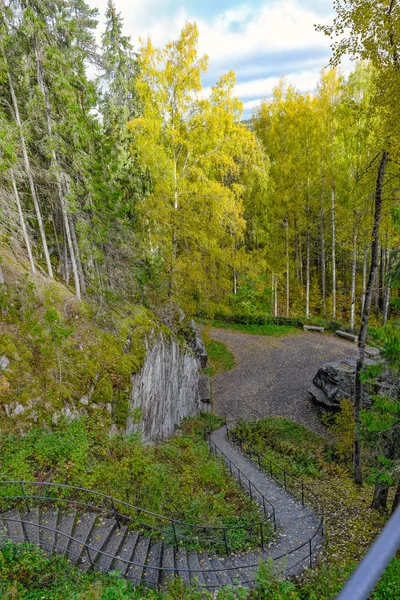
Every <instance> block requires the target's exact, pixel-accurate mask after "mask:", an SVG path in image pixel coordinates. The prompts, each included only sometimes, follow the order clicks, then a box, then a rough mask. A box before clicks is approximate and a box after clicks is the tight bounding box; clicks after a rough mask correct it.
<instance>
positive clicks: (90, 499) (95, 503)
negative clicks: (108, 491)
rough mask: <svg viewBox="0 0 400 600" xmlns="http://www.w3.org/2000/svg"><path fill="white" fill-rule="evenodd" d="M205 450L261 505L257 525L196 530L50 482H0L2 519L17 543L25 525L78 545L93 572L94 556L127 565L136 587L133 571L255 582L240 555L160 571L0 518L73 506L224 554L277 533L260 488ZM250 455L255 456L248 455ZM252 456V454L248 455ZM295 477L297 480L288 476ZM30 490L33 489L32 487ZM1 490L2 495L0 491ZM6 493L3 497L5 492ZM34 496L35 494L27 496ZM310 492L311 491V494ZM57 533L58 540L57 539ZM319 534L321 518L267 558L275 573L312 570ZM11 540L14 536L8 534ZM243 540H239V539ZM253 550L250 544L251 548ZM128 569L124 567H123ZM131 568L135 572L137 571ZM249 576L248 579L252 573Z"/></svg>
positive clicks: (286, 476) (303, 490) (286, 477)
mask: <svg viewBox="0 0 400 600" xmlns="http://www.w3.org/2000/svg"><path fill="white" fill-rule="evenodd" d="M229 435H230V436H232V434H231V433H230V432H229ZM210 450H211V452H213V453H214V454H215V455H217V456H220V457H221V459H223V460H224V461H225V463H226V464H227V466H228V468H229V470H230V472H231V474H232V476H234V477H235V478H236V479H237V480H238V481H239V483H240V484H241V485H242V487H244V488H245V489H247V490H248V492H249V495H250V497H251V498H253V499H254V500H255V501H257V502H258V504H259V505H260V506H261V507H262V510H263V513H264V518H263V519H262V520H260V521H259V522H258V523H254V524H252V525H247V526H230V527H214V526H201V525H194V524H191V523H185V522H183V521H179V520H175V519H172V518H169V517H165V516H162V515H158V514H156V513H152V512H151V511H147V510H145V509H141V508H138V507H136V506H134V505H131V504H129V503H128V502H124V501H122V500H117V499H115V498H112V497H111V496H107V495H105V494H102V493H100V492H95V491H92V490H87V489H85V488H80V487H75V486H68V485H64V484H53V483H49V482H27V481H3V482H0V505H1V504H3V506H2V509H1V511H0V512H2V513H3V514H2V515H1V517H2V519H3V521H10V522H15V523H21V524H22V527H23V533H24V536H23V537H22V538H21V540H20V541H26V540H27V539H28V538H27V535H26V532H25V529H24V528H25V527H29V528H32V527H36V528H37V529H38V531H40V530H42V529H43V530H45V531H47V530H48V531H49V532H53V534H55V535H54V542H53V544H54V545H53V546H52V548H53V550H54V551H57V545H56V544H57V543H58V540H59V539H62V538H67V539H68V540H69V542H68V544H69V546H70V542H76V543H79V545H80V546H81V547H82V553H81V554H80V555H79V557H78V558H79V560H80V561H83V562H86V561H88V562H89V566H90V567H91V568H93V569H99V568H100V566H99V558H100V561H101V557H106V558H108V559H109V560H111V562H112V560H118V561H119V562H120V563H122V564H124V565H126V566H127V575H125V576H126V577H127V578H128V579H131V580H132V581H134V582H136V583H140V581H141V575H140V576H138V575H134V574H133V572H134V571H135V569H136V568H137V569H141V570H142V571H143V570H144V571H145V572H147V573H153V574H154V576H155V577H156V579H157V581H158V584H157V585H159V583H160V581H159V580H160V576H161V574H162V573H163V574H164V576H165V573H169V574H171V576H173V575H175V576H176V575H178V576H181V577H182V576H185V575H186V576H187V577H192V576H197V575H198V576H200V575H204V576H207V575H210V574H216V575H218V573H221V574H223V573H229V574H230V576H231V577H233V578H235V574H239V573H240V574H241V578H240V579H241V584H242V585H250V586H251V585H253V584H254V572H255V571H256V570H257V569H258V563H255V562H254V558H253V559H250V560H248V561H246V555H245V554H244V555H242V562H241V564H239V565H237V564H236V565H235V564H234V565H233V566H229V567H227V566H225V567H221V568H212V569H201V568H200V569H198V568H197V569H196V568H183V567H180V566H177V565H176V564H175V563H174V566H173V567H164V566H155V565H148V564H146V561H143V563H138V562H135V561H132V560H128V559H123V558H122V557H120V556H113V555H111V554H109V553H107V552H105V551H104V550H101V549H99V548H96V547H94V546H92V545H91V544H89V543H87V542H82V541H81V540H77V539H76V538H74V537H73V536H72V535H68V534H67V533H65V532H63V531H59V530H57V529H56V528H52V527H49V526H47V525H42V524H36V523H32V522H31V521H29V520H28V519H27V518H26V517H21V519H14V518H13V517H10V516H6V515H4V511H5V510H9V509H10V508H16V507H18V508H19V507H20V506H22V507H23V508H24V509H25V510H26V512H28V513H29V511H30V510H32V508H33V507H34V505H36V506H37V505H38V504H39V505H40V506H41V505H45V506H48V505H52V506H55V507H64V506H68V507H72V508H83V509H86V508H88V509H90V510H91V511H97V512H99V513H100V514H102V515H103V516H104V515H108V516H111V517H112V518H114V519H115V520H116V522H117V524H118V527H120V526H121V525H122V524H124V525H128V527H132V528H134V529H135V531H138V530H140V531H143V532H144V533H146V532H147V533H148V534H150V535H152V536H157V538H161V539H162V540H163V541H164V542H166V543H171V544H172V545H173V546H174V547H177V546H179V545H183V544H184V543H185V544H186V545H188V544H193V543H196V544H198V545H201V546H202V547H204V546H205V545H208V547H211V548H213V549H214V550H215V551H219V550H221V549H222V550H224V551H225V552H226V553H227V554H229V553H230V551H231V550H232V549H235V548H236V544H237V542H236V537H237V535H238V533H242V534H243V532H244V531H245V532H247V538H248V540H249V541H252V542H253V541H254V540H258V543H259V545H260V546H263V545H264V541H265V539H264V537H265V530H264V527H268V526H269V527H271V525H272V527H273V528H274V529H276V526H277V523H276V514H275V508H274V507H273V505H272V504H271V503H270V501H269V500H268V499H267V498H265V496H264V495H263V494H262V493H261V492H260V490H259V489H258V488H257V487H256V486H255V485H254V484H253V483H252V482H251V481H250V480H249V479H248V478H247V476H246V475H245V474H244V473H243V471H242V470H241V469H240V468H239V467H237V465H235V464H234V462H233V461H231V460H230V459H229V457H227V456H226V455H225V454H224V452H223V451H222V450H221V449H220V448H218V446H217V445H216V444H215V443H214V442H213V441H211V440H210ZM242 450H243V452H245V453H246V454H248V451H249V446H248V445H243V443H242ZM253 455H254V452H253ZM253 457H254V456H253ZM257 461H258V464H259V466H261V467H262V466H263V460H262V456H260V457H257ZM274 468H276V469H281V468H280V467H278V466H277V465H273V467H272V471H273V472H274ZM282 472H284V475H283V483H284V485H285V486H286V489H289V482H290V481H291V479H292V478H293V476H292V475H290V474H289V473H287V472H286V471H284V470H282ZM293 479H297V478H293ZM31 488H33V489H31ZM308 491H309V490H308V488H307V487H306V486H302V487H301V498H302V502H303V504H304V503H305V501H306V498H307V492H308ZM2 492H3V493H2ZM4 492H5V493H4ZM32 492H34V493H32ZM311 493H312V492H311ZM143 516H149V517H151V518H153V519H154V518H155V519H156V520H157V519H158V520H160V521H163V522H164V523H165V525H164V527H160V526H157V525H153V524H149V523H145V522H143V520H141V519H140V518H139V517H142V518H143ZM188 532H192V536H189V535H188ZM194 532H196V534H197V535H193V533H194ZM56 535H57V539H56ZM322 535H323V519H322V518H321V520H320V522H319V525H318V528H317V530H316V531H315V532H314V533H313V535H312V536H310V538H309V539H307V540H306V541H305V542H304V543H302V544H300V545H298V546H296V547H295V548H292V549H291V550H289V551H287V552H283V553H281V554H279V555H275V556H272V559H273V561H274V564H275V565H276V572H277V573H279V574H282V575H284V574H285V575H291V574H293V573H294V570H295V569H296V568H297V567H298V566H299V565H301V564H304V565H305V566H309V567H312V566H313V564H314V559H315V554H316V550H317V548H318V547H319V545H320V540H319V537H318V536H321V537H322ZM13 537H14V538H15V536H13ZM241 539H242V541H243V537H242V538H241ZM253 547H254V544H253ZM61 551H63V552H65V547H61ZM93 556H95V557H96V558H95V561H94V560H93ZM261 556H262V558H263V559H264V560H265V559H266V558H267V557H268V554H267V553H266V552H264V554H263V555H260V557H261ZM128 567H129V569H128ZM137 569H136V570H137ZM244 572H246V573H248V574H249V580H248V581H245V580H244V578H243V573H244ZM251 574H253V575H251ZM199 585H200V587H204V586H203V585H202V584H199ZM205 587H207V588H212V587H215V588H217V587H220V585H213V584H212V583H210V582H209V581H207V582H206V585H205Z"/></svg>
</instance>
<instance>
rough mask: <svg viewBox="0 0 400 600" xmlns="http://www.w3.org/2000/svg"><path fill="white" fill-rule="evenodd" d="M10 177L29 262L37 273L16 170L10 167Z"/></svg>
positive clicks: (34, 272)
mask: <svg viewBox="0 0 400 600" xmlns="http://www.w3.org/2000/svg"><path fill="white" fill-rule="evenodd" d="M10 177H11V184H12V187H13V192H14V197H15V202H16V204H17V209H18V214H19V220H20V222H21V229H22V234H23V236H24V242H25V246H26V250H27V252H28V257H29V262H30V263H31V270H32V273H33V274H34V275H35V274H36V267H35V262H34V260H33V255H32V248H31V242H30V240H29V236H28V232H27V229H26V224H25V218H24V213H23V212H22V206H21V200H20V198H19V193H18V188H17V184H16V181H15V177H14V171H13V170H12V169H10Z"/></svg>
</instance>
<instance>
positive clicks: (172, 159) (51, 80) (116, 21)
mask: <svg viewBox="0 0 400 600" xmlns="http://www.w3.org/2000/svg"><path fill="white" fill-rule="evenodd" d="M2 5H3V6H2V13H3V14H2V20H1V73H2V76H1V89H0V91H1V113H0V119H1V120H0V127H1V129H0V132H1V179H0V182H1V184H0V185H1V187H0V206H1V213H0V218H1V231H2V248H3V249H4V250H3V251H2V256H3V257H2V262H3V263H5V262H6V260H7V250H6V249H7V248H12V249H13V251H15V252H17V253H18V255H19V256H20V257H21V260H25V261H26V262H27V264H28V261H29V265H30V269H31V271H32V272H35V271H36V270H38V271H40V272H41V273H44V274H46V276H48V277H49V278H53V277H56V278H59V279H60V280H62V281H64V282H65V283H66V284H67V285H69V286H71V287H72V288H73V289H74V291H75V294H76V296H77V298H78V299H79V298H81V297H82V296H84V295H90V296H101V297H104V298H106V299H116V298H124V299H126V300H128V301H132V302H138V303H142V304H145V305H147V306H150V307H154V306H155V305H159V304H162V303H163V302H166V303H167V302H170V301H173V302H176V303H177V304H179V305H181V306H182V307H183V308H184V310H185V311H187V312H188V314H192V315H197V316H204V317H210V316H211V317H212V316H213V315H214V314H215V312H218V310H220V311H221V310H222V312H223V311H228V312H229V311H233V312H235V311H239V312H248V311H249V310H250V311H254V310H261V311H265V310H267V311H268V312H269V313H270V314H273V315H275V316H278V315H281V316H286V317H289V316H293V315H304V316H305V317H306V318H309V317H310V318H312V317H321V318H324V319H326V320H332V321H336V320H337V321H342V322H343V323H345V324H346V325H347V326H349V327H350V328H351V329H354V328H355V327H356V325H357V326H358V324H359V321H360V315H361V311H362V306H363V302H364V298H365V291H366V285H367V278H368V273H369V269H370V263H371V250H370V247H371V244H370V240H371V231H372V224H373V219H374V208H373V207H374V202H373V200H374V197H375V190H376V179H377V173H378V170H379V167H380V164H381V155H382V151H383V150H382V148H387V149H388V156H389V158H388V160H387V161H386V162H385V164H384V165H383V164H382V165H381V166H382V170H383V171H384V172H383V173H382V181H383V183H382V197H383V208H382V223H381V226H380V232H379V248H378V271H379V273H378V276H377V278H376V282H375V285H374V292H373V296H374V297H373V309H374V316H375V318H376V322H377V323H380V322H381V323H383V324H385V322H386V320H387V317H388V313H389V311H390V310H393V308H392V306H393V304H392V303H391V288H390V285H389V279H388V273H390V272H391V271H392V267H393V262H394V260H395V258H394V254H393V252H394V251H395V249H396V247H397V244H398V230H396V226H395V223H394V220H393V214H394V210H395V208H396V203H397V201H398V176H399V170H398V164H397V158H396V153H397V130H396V128H397V120H396V115H397V111H398V103H397V102H396V91H397V88H396V81H397V71H396V70H393V69H392V67H391V66H390V64H389V62H390V61H388V57H387V56H386V55H385V48H384V41H382V46H383V48H382V52H381V51H380V48H379V47H377V48H371V49H369V48H367V50H366V51H365V52H364V53H360V56H359V57H357V58H359V59H360V60H359V62H358V63H357V65H356V68H355V69H354V71H353V72H352V73H351V74H350V75H349V76H348V77H347V78H344V76H343V75H342V74H341V71H340V68H339V67H335V66H332V67H330V68H327V69H325V70H324V71H323V72H322V73H321V78H320V82H319V84H318V88H317V90H316V92H315V94H301V93H299V92H298V91H297V90H296V89H295V87H294V86H292V85H291V84H290V82H289V81H286V80H285V79H282V80H281V82H280V84H279V85H278V86H277V87H276V88H275V90H274V92H273V96H272V98H268V99H266V100H264V101H263V102H262V103H261V105H260V107H259V108H258V109H256V110H255V112H254V115H253V118H252V120H251V121H250V122H247V123H246V124H243V123H242V122H241V119H242V105H241V103H240V101H239V100H238V99H237V98H235V96H234V85H235V75H234V73H232V72H230V73H227V74H224V75H221V77H220V79H219V80H218V81H217V82H216V83H215V85H214V86H213V88H212V93H211V94H210V95H209V97H207V98H205V97H204V94H203V88H202V76H203V75H204V73H205V72H206V71H207V62H208V59H207V57H206V56H199V54H198V30H197V27H196V25H195V24H191V23H188V24H186V25H185V27H184V29H183V30H182V33H181V36H180V37H179V39H177V40H176V41H171V42H170V43H168V44H167V45H166V46H165V47H164V48H160V49H158V48H154V47H153V45H152V42H151V40H150V39H148V40H143V41H142V45H141V46H140V47H137V48H134V47H133V46H132V42H131V40H130V39H128V38H126V37H125V36H124V35H123V20H122V17H121V16H120V15H119V14H118V12H117V10H116V8H115V6H114V4H113V3H112V2H109V4H108V9H107V15H106V27H105V31H104V34H103V36H102V42H101V46H100V48H99V47H97V46H96V43H95V38H94V29H95V26H96V19H97V16H96V11H95V10H92V9H89V8H88V6H87V5H86V4H85V2H83V1H82V0H72V1H71V2H68V3H64V2H56V1H55V2H49V1H47V2H45V1H41V2H39V1H38V2H31V1H29V2H16V1H12V2H9V3H4V2H2ZM379 26H380V25H379ZM377 27H378V24H377ZM383 34H384V32H383V31H382V36H383ZM339 50H340V51H341V49H339ZM375 54H376V56H375ZM381 63H382V64H381ZM89 66H91V67H92V71H93V72H96V73H98V74H99V75H98V76H97V77H96V78H93V77H92V78H89V77H88V67H89ZM92 71H91V72H92ZM389 83H390V85H389ZM383 90H384V92H383ZM389 149H390V152H389ZM394 295H396V292H394Z"/></svg>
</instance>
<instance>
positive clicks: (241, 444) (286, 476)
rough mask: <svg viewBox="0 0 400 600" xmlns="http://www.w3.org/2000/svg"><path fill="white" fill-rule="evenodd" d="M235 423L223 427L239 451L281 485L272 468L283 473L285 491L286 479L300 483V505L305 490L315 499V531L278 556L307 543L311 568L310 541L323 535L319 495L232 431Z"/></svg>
mask: <svg viewBox="0 0 400 600" xmlns="http://www.w3.org/2000/svg"><path fill="white" fill-rule="evenodd" d="M236 423H237V421H230V422H228V421H227V420H226V419H225V428H226V433H227V437H228V440H230V441H231V442H232V443H234V444H235V445H238V447H239V449H240V451H241V452H242V453H243V454H247V455H248V456H249V458H250V459H252V458H253V457H257V464H258V466H259V468H262V469H263V470H266V472H267V473H268V475H269V476H270V477H271V478H272V479H274V480H275V481H277V482H278V483H279V485H282V484H281V481H280V480H279V478H277V477H274V472H273V468H275V469H278V470H279V471H281V472H282V473H283V482H284V483H283V487H284V489H285V492H287V490H288V485H287V482H288V480H290V479H292V480H293V481H295V482H296V483H298V484H300V490H301V503H302V506H304V505H305V492H308V493H309V494H310V495H311V496H312V497H313V498H314V500H315V501H316V506H317V511H318V512H317V515H318V516H319V517H320V519H319V523H318V527H317V529H316V530H315V532H314V533H313V535H312V536H311V537H310V538H309V539H308V540H307V541H306V542H304V543H303V544H302V545H300V546H298V547H296V548H294V549H293V550H291V551H290V552H286V553H285V554H283V555H282V556H281V557H279V558H284V557H285V556H288V555H290V554H292V553H293V552H295V551H296V550H299V549H300V548H303V547H304V546H305V545H307V544H308V545H309V559H310V568H312V541H313V540H314V539H315V538H316V537H317V536H318V535H319V534H320V533H321V535H322V536H323V535H324V509H323V504H322V503H321V501H320V499H319V497H318V496H317V494H316V493H315V492H314V491H313V490H311V488H309V487H308V486H306V485H305V484H304V482H303V481H302V480H301V479H300V478H298V477H296V476H295V475H292V474H291V473H289V472H288V471H286V469H284V468H282V467H281V466H280V465H277V464H276V463H274V462H273V461H272V460H270V459H267V458H266V457H265V456H264V455H263V454H262V453H261V452H259V451H258V450H256V449H255V448H254V447H253V446H251V444H249V443H248V442H247V441H246V440H244V439H243V438H241V437H240V436H239V435H237V434H236V433H235V432H232V430H231V426H232V425H233V424H236ZM246 448H247V451H246ZM263 460H267V461H268V464H269V466H270V469H269V470H267V469H264V466H263Z"/></svg>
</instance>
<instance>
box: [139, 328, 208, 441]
mask: <svg viewBox="0 0 400 600" xmlns="http://www.w3.org/2000/svg"><path fill="white" fill-rule="evenodd" d="M199 366H200V365H199V358H198V357H197V356H196V355H195V353H194V352H193V351H192V349H191V348H189V347H188V346H187V345H185V344H182V343H180V342H179V341H178V340H177V339H176V338H175V337H173V336H168V335H166V334H165V333H159V334H158V336H157V337H156V338H155V339H154V340H152V341H151V340H149V341H148V343H147V353H146V358H145V362H144V365H143V368H142V370H141V371H140V373H138V374H137V375H134V376H133V377H132V392H131V400H130V407H129V408H130V410H129V413H130V416H129V417H128V422H127V432H128V433H129V432H131V431H135V430H138V429H139V430H140V431H142V434H143V438H144V440H145V441H151V440H156V439H163V438H166V437H168V436H170V435H172V434H173V433H174V429H175V426H176V425H178V424H179V423H180V422H181V421H182V419H183V418H184V417H186V416H188V415H197V414H199V412H200V406H201V402H200V394H199Z"/></svg>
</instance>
